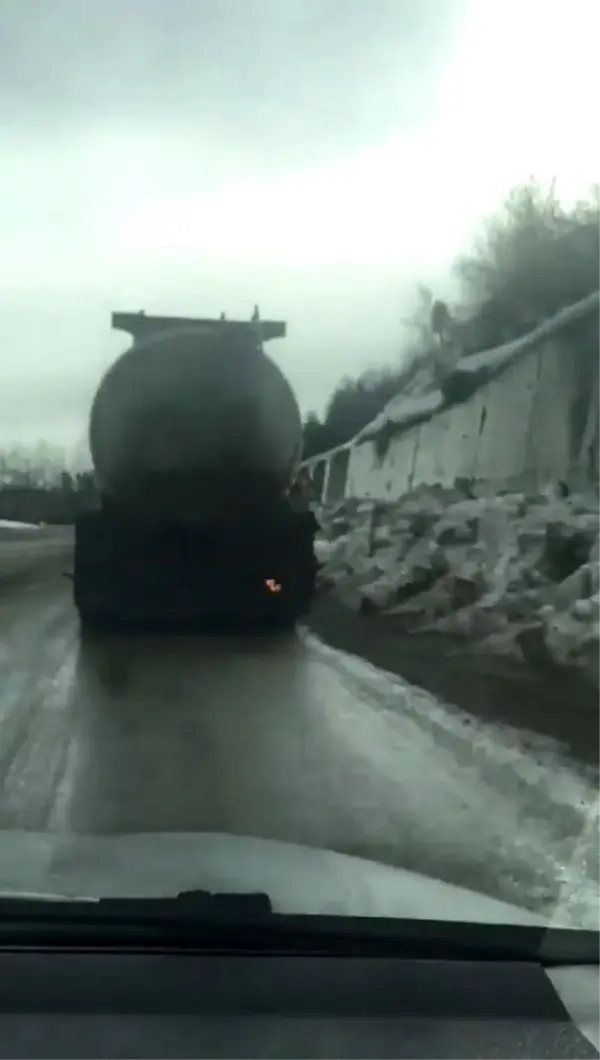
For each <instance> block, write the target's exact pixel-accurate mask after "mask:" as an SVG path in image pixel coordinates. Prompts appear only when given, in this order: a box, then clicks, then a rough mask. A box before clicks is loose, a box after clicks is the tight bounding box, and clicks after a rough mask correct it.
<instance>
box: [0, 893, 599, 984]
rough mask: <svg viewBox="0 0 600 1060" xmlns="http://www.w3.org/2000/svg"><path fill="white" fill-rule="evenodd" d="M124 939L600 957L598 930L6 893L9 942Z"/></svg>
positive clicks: (345, 950)
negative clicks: (328, 914)
mask: <svg viewBox="0 0 600 1060" xmlns="http://www.w3.org/2000/svg"><path fill="white" fill-rule="evenodd" d="M7 944H8V945H19V946H31V945H35V946H52V945H66V946H99V945H102V946H107V945H108V946H117V947H128V946H130V947H131V946H133V947H138V946H139V947H156V946H161V947H168V948H172V949H178V950H183V949H193V950H198V949H202V950H203V951H206V950H207V949H211V950H215V949H219V950H221V951H227V952H232V951H235V952H238V953H239V952H241V951H243V952H254V953H256V952H263V953H273V952H278V953H298V954H300V953H302V954H305V955H306V954H307V953H321V954H323V953H327V954H332V955H345V956H353V955H355V956H365V955H373V956H382V955H388V956H401V957H410V958H420V959H436V960H439V959H463V960H478V961H481V960H488V961H489V960H491V961H498V960H501V961H535V962H538V963H542V964H544V965H546V966H551V965H554V966H557V965H562V964H564V965H568V964H592V965H597V964H598V956H599V943H598V932H596V931H580V930H571V929H568V928H546V927H530V926H522V925H519V924H485V923H469V922H455V921H445V920H413V919H398V918H384V917H346V916H323V915H310V914H287V913H275V912H274V911H273V907H272V903H271V900H270V898H269V896H268V895H267V894H263V893H240V894H236V893H224V894H221V893H216V894H213V893H211V892H209V891H201V890H197V891H183V892H181V893H180V894H177V895H174V896H173V897H167V898H162V897H161V898H99V899H92V900H88V899H80V900H78V899H73V900H72V899H68V898H65V899H64V900H58V901H57V900H54V899H44V898H36V897H33V898H20V897H14V898H13V897H10V898H0V946H2V945H7Z"/></svg>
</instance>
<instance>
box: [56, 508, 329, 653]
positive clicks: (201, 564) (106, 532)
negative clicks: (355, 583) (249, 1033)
mask: <svg viewBox="0 0 600 1060" xmlns="http://www.w3.org/2000/svg"><path fill="white" fill-rule="evenodd" d="M315 530H316V521H315V518H314V515H313V514H312V512H306V511H304V512H295V511H292V510H291V509H290V508H289V507H288V506H287V504H281V505H280V507H279V509H278V510H277V511H276V512H267V513H265V514H264V515H263V516H261V517H257V516H254V517H253V518H252V519H245V520H240V521H238V522H233V523H232V522H228V523H222V524H221V525H218V526H212V527H210V528H209V529H204V530H198V529H196V528H193V527H182V526H178V525H176V526H175V525H163V526H158V527H157V526H153V527H147V528H144V527H141V528H140V526H139V525H134V524H133V523H129V522H127V521H126V520H124V519H123V518H121V517H120V516H117V515H116V513H114V512H112V511H111V510H105V509H100V510H98V511H89V512H84V513H82V514H81V515H80V516H79V517H78V519H77V522H76V525H75V563H74V571H73V596H74V603H75V607H76V609H77V611H78V613H79V619H80V625H81V628H82V630H90V629H104V630H116V629H130V630H140V631H145V630H148V631H154V630H173V631H178V632H181V631H183V632H187V631H199V632H208V633H213V632H221V631H223V632H230V631H232V630H236V631H237V630H243V631H244V632H247V633H254V632H256V633H261V632H264V631H265V630H273V631H281V632H284V631H289V630H291V629H293V627H294V626H295V624H296V622H297V621H298V620H299V619H301V618H302V617H304V616H305V615H307V613H308V612H309V610H310V606H311V602H312V598H313V594H314V590H315V582H316V574H317V562H316V559H315V552H314V537H315Z"/></svg>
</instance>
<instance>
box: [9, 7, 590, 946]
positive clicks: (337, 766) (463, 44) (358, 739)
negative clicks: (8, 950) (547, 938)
mask: <svg viewBox="0 0 600 1060" xmlns="http://www.w3.org/2000/svg"><path fill="white" fill-rule="evenodd" d="M546 14H547V13H546ZM546 14H545V15H544V16H543V17H542V16H541V14H540V10H539V9H538V6H537V5H534V4H525V5H521V6H520V7H519V9H518V11H517V9H516V7H515V8H514V9H513V7H511V6H510V5H508V6H507V5H506V3H502V4H500V3H499V2H497V0H488V2H487V3H485V4H484V3H471V2H469V0H445V2H444V3H439V2H438V0H436V2H434V0H422V2H421V3H420V4H409V3H408V2H403V0H377V2H376V3H375V4H369V5H367V4H366V3H360V2H358V0H357V2H353V3H350V4H347V3H344V4H342V3H340V2H337V0H335V2H334V0H330V2H329V3H327V4H322V3H318V2H317V0H303V2H302V3H299V2H293V3H282V4H280V5H279V4H276V3H270V2H268V0H247V3H246V4H238V5H235V4H221V3H213V2H211V0H207V2H206V3H203V4H190V3H188V2H187V0H172V2H171V3H170V4H169V5H166V4H164V3H160V4H159V3H158V0H151V2H147V3H145V4H143V5H132V4H125V5H123V4H119V5H117V3H116V0H106V2H105V3H104V4H102V5H89V4H87V5H86V4H82V3H81V0H55V2H54V3H53V4H51V5H42V6H39V7H38V6H36V7H35V10H34V8H33V6H32V5H29V4H24V3H22V0H5V2H4V3H3V10H2V15H1V17H0V21H1V25H2V32H1V33H0V38H1V42H0V48H1V50H2V61H1V62H0V87H1V89H2V99H3V101H4V129H3V136H2V144H1V146H0V171H1V172H2V180H3V188H4V195H3V197H2V202H1V203H0V213H1V216H2V232H3V254H2V261H1V262H0V270H1V276H2V313H1V314H0V623H1V627H0V795H1V797H0V890H3V891H5V892H6V891H11V892H16V893H22V892H43V893H48V892H58V893H65V894H69V895H82V896H83V895H88V896H89V895H123V894H130V895H135V894H138V895H142V894H146V895H148V894H156V895H168V894H175V893H177V892H178V891H180V890H182V889H185V888H191V887H199V888H208V889H209V890H217V891H227V890H240V891H248V890H256V889H259V890H264V891H266V892H269V893H272V894H274V895H275V896H276V905H277V908H279V909H280V910H282V911H286V912H302V911H306V912H323V911H327V912H329V913H331V912H335V913H338V914H339V915H344V914H349V915H377V916H391V917H400V916H402V915H403V914H404V915H406V913H407V912H408V914H409V915H414V916H421V917H428V918H431V919H434V920H435V919H440V920H441V919H444V918H445V917H446V916H451V915H452V913H451V909H452V908H458V906H457V903H459V906H460V910H461V915H462V916H463V917H464V918H465V919H468V918H471V919H473V920H476V921H477V920H480V921H482V922H483V921H487V920H492V919H496V920H497V919H502V918H504V919H511V918H512V920H513V921H514V922H515V923H518V922H521V921H522V922H525V921H527V920H528V919H530V918H531V917H538V918H539V919H540V920H541V922H542V923H543V924H548V925H554V924H560V925H566V926H570V927H574V928H580V929H584V928H595V927H597V922H598V887H599V880H598V781H599V777H598V737H599V732H598V716H599V712H598V665H599V663H598V638H599V632H598V630H599V626H598V622H599V607H600V604H599V599H600V598H599V569H600V567H599V559H600V554H599V551H598V550H599V537H598V521H599V506H598V420H599V416H598V404H599V403H598V344H599V336H598V315H599V287H600V281H599V240H598V225H599V197H598V188H597V186H596V187H594V185H593V180H594V178H595V175H596V174H595V169H596V165H595V163H596V151H595V141H594V149H592V140H593V137H592V134H591V130H592V129H593V128H594V127H595V122H594V119H595V116H596V115H595V102H594V103H593V102H592V100H593V99H594V96H593V93H592V91H591V90H590V89H591V86H590V85H589V84H588V81H587V78H588V71H590V70H593V69H594V68H595V65H594V60H595V54H594V55H593V54H592V50H593V48H595V42H594V43H592V39H591V38H592V34H586V32H585V29H584V28H582V27H585V26H586V25H588V24H592V23H593V22H594V17H595V8H592V7H591V6H590V5H588V4H587V3H584V2H583V0H582V2H579V0H575V3H573V2H571V3H570V4H569V5H568V6H566V5H565V7H564V12H563V13H562V15H561V17H560V18H556V19H548V18H547V17H546ZM336 855H343V856H345V858H346V859H348V858H354V859H365V860H366V862H367V863H369V864H363V863H362V862H361V863H359V862H358V861H356V860H343V861H339V862H338V861H336V858H335V856H336ZM427 880H429V881H433V882H432V883H431V884H427ZM444 887H453V888H459V889H461V892H460V893H461V894H462V897H461V898H460V899H459V897H458V896H459V891H458V890H454V891H449V890H444ZM467 892H468V893H467ZM315 896H317V897H315ZM497 902H502V903H505V905H504V906H502V907H500V906H499V905H497V904H495V903H497Z"/></svg>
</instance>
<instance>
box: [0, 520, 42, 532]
mask: <svg viewBox="0 0 600 1060" xmlns="http://www.w3.org/2000/svg"><path fill="white" fill-rule="evenodd" d="M41 525H42V524H41V523H40V524H39V525H38V524H37V523H16V522H14V521H13V520H12V519H0V530H39V528H40V526H41Z"/></svg>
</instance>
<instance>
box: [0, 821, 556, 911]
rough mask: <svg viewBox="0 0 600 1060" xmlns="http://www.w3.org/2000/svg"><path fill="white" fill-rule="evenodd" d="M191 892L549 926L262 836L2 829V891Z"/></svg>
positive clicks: (479, 898)
mask: <svg viewBox="0 0 600 1060" xmlns="http://www.w3.org/2000/svg"><path fill="white" fill-rule="evenodd" d="M191 889H203V890H209V891H228V892H236V891H237V892H240V891H262V892H266V893H267V894H268V895H269V897H270V898H271V902H272V904H273V908H274V909H275V911H276V912H280V913H308V914H329V915H337V916H376V917H405V918H420V919H434V920H456V921H473V922H486V923H505V924H506V923H513V924H542V923H546V924H548V918H547V917H545V918H543V917H541V916H538V915H535V914H534V913H532V912H530V911H528V910H526V909H521V908H519V907H518V906H514V905H510V904H507V903H505V902H501V901H498V900H496V899H494V898H491V897H489V896H488V895H484V894H479V893H477V892H474V891H470V890H467V889H464V888H462V887H456V886H453V885H451V884H448V883H444V882H442V881H441V880H436V879H431V878H430V877H427V876H422V875H419V874H418V873H415V872H409V871H407V870H405V869H398V868H392V867H390V866H387V865H381V864H379V863H377V862H372V861H367V860H364V859H362V858H356V857H350V856H347V855H345V854H338V853H334V852H332V851H329V850H317V849H313V848H311V847H303V846H296V845H293V844H290V843H282V842H278V841H274V840H268V839H256V838H251V837H247V836H231V835H222V834H218V833H179V834H178V833H153V832H151V833H141V834H134V835H131V834H128V835H114V836H60V835H56V834H54V835H49V834H48V833H40V834H36V833H33V832H2V833H0V892H2V894H4V895H7V894H11V895H23V896H24V895H44V896H47V897H51V896H52V897H73V898H74V897H77V898H98V897H102V896H114V897H129V896H131V897H136V896H137V897H146V896H168V895H174V894H177V893H178V892H179V891H182V890H191ZM553 922H554V923H556V920H555V919H554V920H553Z"/></svg>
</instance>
